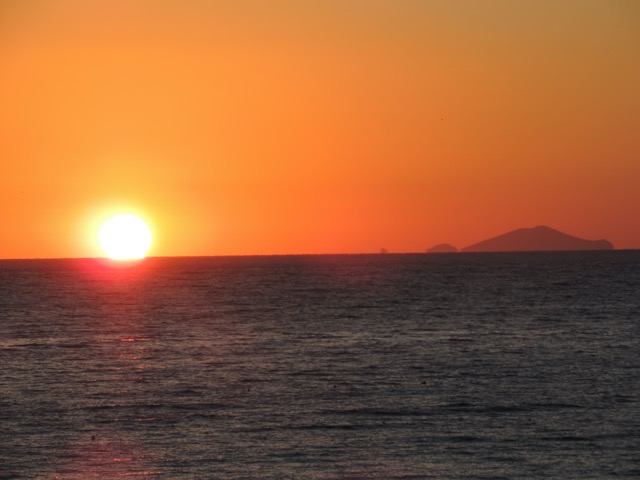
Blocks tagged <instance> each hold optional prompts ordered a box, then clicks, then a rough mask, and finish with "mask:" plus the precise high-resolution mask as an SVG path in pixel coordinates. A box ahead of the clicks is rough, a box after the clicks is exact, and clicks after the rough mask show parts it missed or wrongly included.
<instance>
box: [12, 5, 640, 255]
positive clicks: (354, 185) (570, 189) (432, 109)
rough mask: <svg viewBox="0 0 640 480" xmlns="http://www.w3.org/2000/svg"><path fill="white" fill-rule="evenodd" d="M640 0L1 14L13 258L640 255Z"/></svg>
mask: <svg viewBox="0 0 640 480" xmlns="http://www.w3.org/2000/svg"><path fill="white" fill-rule="evenodd" d="M639 5H640V4H639V3H638V2H637V1H636V0H628V1H625V0H599V1H594V0H554V1H553V2H551V1H549V2H547V1H539V0H530V1H529V0H523V1H518V2H514V1H512V0H488V1H483V2H470V1H466V0H441V1H438V0H433V1H428V0H322V1H317V2H312V1H303V0H264V1H245V0H228V1H215V2H214V1H211V2H208V1H204V0H104V1H99V0H95V1H84V0H31V1H28V2H25V1H22V0H4V1H3V2H2V3H1V4H0V222H1V224H0V258H33V257H85V256H96V255H100V251H99V248H98V243H97V240H96V230H97V227H98V225H99V223H100V222H101V221H102V220H104V219H105V218H106V217H107V216H108V215H109V214H110V213H117V212H119V211H123V210H126V211H132V212H138V213H140V214H141V215H143V216H144V217H145V218H146V219H147V220H148V222H149V223H150V224H151V226H152V229H153V230H154V232H155V242H154V245H153V247H152V250H151V252H150V254H151V255H233V254H280V253H351V252H377V251H379V249H380V248H382V247H386V248H387V249H388V250H389V251H391V252H412V251H414V252H415V251H424V250H425V249H426V248H428V247H430V246H432V245H433V244H436V243H441V242H449V243H452V244H454V245H456V246H457V247H464V246H467V245H469V244H471V243H474V242H476V241H479V240H482V239H484V238H487V237H489V236H493V235H496V234H499V233H503V232H505V231H507V230H511V229H514V228H518V227H523V226H535V225H538V224H547V225H550V226H552V227H554V228H557V229H560V230H563V231H565V232H567V233H570V234H573V235H577V236H580V237H584V238H589V239H598V238H603V237H605V238H607V239H609V240H610V241H612V242H613V243H614V244H615V246H616V247H617V248H640V215H639V213H638V212H640V88H639V85H640V6H639Z"/></svg>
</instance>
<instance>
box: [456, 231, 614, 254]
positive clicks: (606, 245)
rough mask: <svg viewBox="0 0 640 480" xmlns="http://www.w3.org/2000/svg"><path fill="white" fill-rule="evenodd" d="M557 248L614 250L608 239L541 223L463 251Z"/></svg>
mask: <svg viewBox="0 0 640 480" xmlns="http://www.w3.org/2000/svg"><path fill="white" fill-rule="evenodd" d="M541 250H546V251H556V250H613V244H612V243H611V242H609V241H607V240H585V239H582V238H578V237H574V236H572V235H568V234H566V233H563V232H560V231H558V230H555V229H553V228H551V227H547V226H545V225H541V226H538V227H533V228H519V229H517V230H513V231H512V232H508V233H504V234H502V235H498V236H497V237H493V238H489V239H487V240H483V241H481V242H478V243H474V244H473V245H470V246H468V247H466V248H463V249H462V250H461V252H527V251H541Z"/></svg>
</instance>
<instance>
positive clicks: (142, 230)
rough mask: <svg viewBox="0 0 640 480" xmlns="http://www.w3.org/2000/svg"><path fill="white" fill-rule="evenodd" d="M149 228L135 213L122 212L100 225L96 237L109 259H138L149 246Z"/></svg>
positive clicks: (144, 253) (144, 254) (142, 256)
mask: <svg viewBox="0 0 640 480" xmlns="http://www.w3.org/2000/svg"><path fill="white" fill-rule="evenodd" d="M151 237H152V235H151V229H150V228H149V226H148V225H147V224H146V222H145V221H144V220H142V219H141V218H140V217H138V216H136V215H132V214H130V213H124V214H120V215H116V216H114V217H111V218H110V219H109V220H107V221H106V222H105V223H103V224H102V227H100V232H99V233H98V239H99V242H100V246H101V247H102V250H103V251H104V253H105V254H106V256H107V257H108V258H110V259H111V260H139V259H141V258H144V257H145V256H146V254H147V252H148V251H149V247H150V246H151Z"/></svg>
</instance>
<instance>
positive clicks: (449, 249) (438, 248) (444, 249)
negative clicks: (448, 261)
mask: <svg viewBox="0 0 640 480" xmlns="http://www.w3.org/2000/svg"><path fill="white" fill-rule="evenodd" d="M457 251H458V249H457V248H456V247H454V246H453V245H450V244H448V243H439V244H438V245H434V246H433V247H431V248H428V249H427V251H426V252H427V253H455V252H457Z"/></svg>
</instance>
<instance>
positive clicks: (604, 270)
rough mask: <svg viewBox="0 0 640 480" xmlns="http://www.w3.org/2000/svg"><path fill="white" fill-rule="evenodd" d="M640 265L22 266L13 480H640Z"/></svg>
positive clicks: (371, 259) (9, 354)
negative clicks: (539, 479) (503, 479)
mask: <svg viewBox="0 0 640 480" xmlns="http://www.w3.org/2000/svg"><path fill="white" fill-rule="evenodd" d="M639 312H640V252H638V251H613V252H574V253H571V252H565V253H528V254H527V253H510V254H475V253H469V254H440V255H437V254H433V255H427V254H422V255H391V254H389V255H343V256H290V257H289V256H283V257H241V258H228V257H227V258H151V259H147V260H145V261H143V262H141V263H138V264H136V265H133V266H130V267H127V268H122V267H120V268H118V267H115V268H114V267H113V266H112V265H109V264H108V263H105V262H100V261H97V260H20V261H1V262H0V478H1V479H13V478H16V479H22V478H42V479H50V478H53V479H91V478H120V477H124V478H145V477H151V478H162V479H182V478H184V479H187V478H188V479H407V478H418V479H420V478H469V479H472V478H473V479H479V478H492V479H496V478H580V479H583V478H625V477H626V478H633V477H635V478H637V477H640V313H639Z"/></svg>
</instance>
